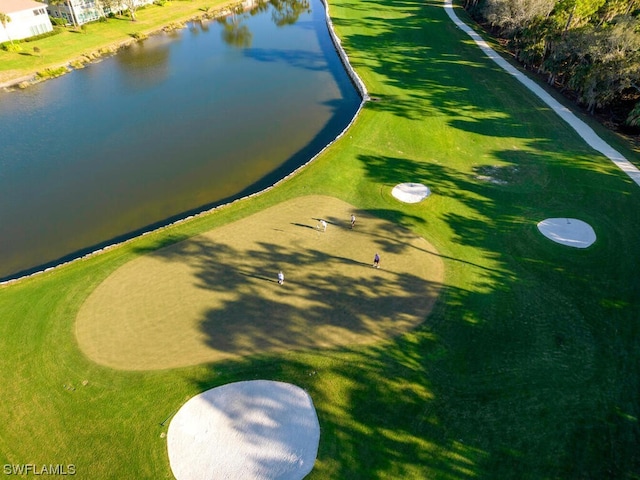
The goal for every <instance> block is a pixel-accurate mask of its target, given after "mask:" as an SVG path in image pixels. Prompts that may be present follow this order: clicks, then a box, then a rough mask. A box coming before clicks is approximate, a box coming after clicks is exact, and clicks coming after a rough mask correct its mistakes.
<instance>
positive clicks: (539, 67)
mask: <svg viewBox="0 0 640 480" xmlns="http://www.w3.org/2000/svg"><path fill="white" fill-rule="evenodd" d="M464 2H465V4H464V7H465V9H466V10H467V11H468V12H469V13H470V14H471V15H472V17H473V18H474V19H475V20H476V21H478V23H480V24H482V25H484V26H487V27H489V29H490V31H491V33H492V34H493V35H494V36H496V37H498V38H500V39H501V40H502V41H503V44H505V45H506V46H507V48H508V49H509V50H510V51H511V52H512V53H513V55H514V56H515V58H516V59H517V60H518V61H519V62H520V63H521V64H523V65H524V66H525V67H526V68H528V69H531V70H533V71H536V72H537V73H539V74H541V75H543V76H545V78H546V79H547V82H548V83H549V84H550V85H553V86H555V87H558V88H559V89H560V90H561V91H563V93H567V94H571V96H572V97H573V98H575V100H576V101H577V102H578V103H579V104H581V105H583V106H584V107H585V108H586V109H587V111H588V112H589V113H592V114H593V113H599V114H605V115H606V116H607V117H608V120H609V121H610V122H612V123H614V124H615V125H617V126H626V127H627V129H629V131H630V132H631V133H635V134H638V133H639V132H640V0H464Z"/></svg>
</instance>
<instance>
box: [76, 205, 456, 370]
mask: <svg viewBox="0 0 640 480" xmlns="http://www.w3.org/2000/svg"><path fill="white" fill-rule="evenodd" d="M423 208H425V209H426V208H428V206H427V205H426V204H425V206H424V207H423ZM352 213H354V214H355V215H356V217H357V223H356V227H355V228H353V229H351V228H350V215H351V214H352ZM320 219H325V220H326V221H327V224H328V227H327V230H326V231H322V229H321V228H320ZM376 252H379V253H380V255H381V258H382V262H381V268H380V269H377V268H373V267H372V263H371V262H372V260H373V256H374V254H375V253H376ZM279 270H283V271H284V272H285V283H284V285H282V286H281V285H278V283H277V276H276V275H277V273H278V271H279ZM442 280H443V262H442V260H441V258H440V257H439V256H438V254H437V252H436V251H435V249H434V248H433V247H432V246H431V245H429V244H428V243H427V242H426V241H425V240H424V239H422V238H420V237H417V236H416V235H414V234H412V233H411V232H409V231H408V230H406V229H404V228H401V227H400V226H398V225H396V224H393V223H391V222H388V221H384V220H380V219H378V218H375V217H371V216H370V215H367V214H364V213H361V212H360V211H358V209H357V208H356V207H353V206H352V205H349V204H347V203H345V202H343V201H340V200H338V199H336V198H330V197H322V196H317V195H316V196H306V197H300V198H296V199H295V200H289V201H287V202H285V203H281V204H279V205H277V206H274V207H271V208H269V209H267V210H264V211H262V212H260V213H257V214H254V215H252V216H250V217H247V218H245V219H242V220H240V221H238V222H235V223H232V224H230V225H227V226H225V227H222V228H219V229H216V230H213V231H211V232H207V233H204V234H202V235H199V236H197V237H193V238H191V239H189V240H185V241H183V242H180V243H176V244H174V245H171V246H169V247H165V248H163V249H161V250H158V251H157V252H154V253H153V254H149V255H145V256H143V257H140V258H138V259H136V260H134V261H132V262H129V263H127V264H126V265H123V266H122V267H120V268H119V269H118V270H116V271H115V272H114V273H112V274H111V275H110V276H109V277H108V278H107V279H106V280H105V281H104V282H103V283H102V284H101V285H100V286H99V287H98V288H97V289H96V290H95V291H94V292H93V293H92V294H91V296H90V297H89V298H88V299H87V301H86V302H85V304H84V305H83V306H82V308H81V309H80V313H79V315H78V320H77V327H76V334H77V337H78V342H79V344H80V348H81V349H82V350H83V351H84V352H85V353H86V354H87V355H88V356H89V358H91V359H92V360H94V361H96V362H98V363H100V364H103V365H107V366H110V367H113V368H119V369H125V370H127V369H128V370H152V369H163V368H174V367H182V366H188V365H195V364H198V363H203V362H213V361H219V360H224V359H229V358H237V357H242V356H246V355H252V354H257V353H265V352H283V351H288V350H300V349H317V348H332V347H337V346H346V345H352V344H360V343H374V342H377V341H381V340H386V339H388V338H391V337H393V336H396V335H398V334H399V333H402V332H406V331H408V330H410V329H411V328H413V327H415V326H417V325H419V324H420V323H422V322H423V321H424V318H425V317H426V315H427V314H428V312H429V311H430V309H431V307H432V306H433V304H434V302H435V300H436V298H437V294H438V290H439V289H440V286H441V284H442Z"/></svg>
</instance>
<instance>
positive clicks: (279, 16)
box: [271, 0, 310, 27]
mask: <svg viewBox="0 0 640 480" xmlns="http://www.w3.org/2000/svg"><path fill="white" fill-rule="evenodd" d="M271 5H272V6H273V12H272V14H271V18H272V19H273V21H274V22H275V24H276V25H277V26H279V27H283V26H285V25H293V24H294V23H296V22H297V21H298V19H299V18H300V15H301V14H302V13H305V12H307V13H308V12H309V8H310V5H309V1H308V0H271Z"/></svg>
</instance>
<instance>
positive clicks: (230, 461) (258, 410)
mask: <svg viewBox="0 0 640 480" xmlns="http://www.w3.org/2000/svg"><path fill="white" fill-rule="evenodd" d="M319 441H320V424H319V423H318V416H317V415H316V410H315V408H314V406H313V402H312V400H311V397H310V396H309V395H308V394H307V393H306V392H305V391H304V390H302V389H301V388H299V387H296V386H295V385H291V384H288V383H282V382H273V381H267V380H253V381H248V382H238V383H230V384H228V385H223V386H221V387H218V388H214V389H212V390H208V391H206V392H203V393H201V394H199V395H197V396H195V397H193V398H192V399H190V400H189V401H188V402H187V403H185V404H184V405H183V406H182V408H180V410H179V411H178V413H176V415H175V416H174V417H173V419H172V420H171V423H170V424H169V430H168V432H167V449H168V453H169V462H170V463H171V470H172V471H173V474H174V475H175V477H176V479H177V480H217V479H221V480H222V479H236V478H237V479H243V480H262V479H264V480H270V479H274V478H279V479H282V480H300V479H302V478H304V477H305V476H306V475H307V474H308V473H309V472H310V471H311V469H312V468H313V464H314V463H315V461H316V455H317V453H318V443H319Z"/></svg>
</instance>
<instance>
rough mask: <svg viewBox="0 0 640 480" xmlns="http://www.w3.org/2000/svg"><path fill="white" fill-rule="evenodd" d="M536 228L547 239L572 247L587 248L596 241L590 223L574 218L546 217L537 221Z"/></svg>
mask: <svg viewBox="0 0 640 480" xmlns="http://www.w3.org/2000/svg"><path fill="white" fill-rule="evenodd" d="M538 230H540V233H542V234H543V235H544V236H545V237H547V238H548V239H550V240H553V241H554V242H557V243H560V244H562V245H567V246H569V247H574V248H587V247H589V246H590V245H592V244H593V242H595V241H596V233H595V232H594V231H593V228H591V225H589V224H588V223H585V222H583V221H582V220H578V219H576V218H547V219H546V220H543V221H541V222H540V223H538Z"/></svg>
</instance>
